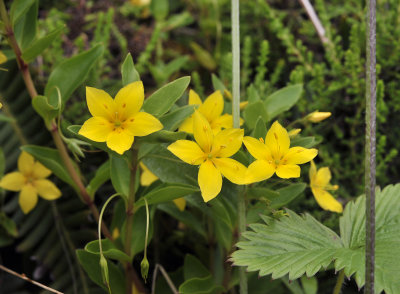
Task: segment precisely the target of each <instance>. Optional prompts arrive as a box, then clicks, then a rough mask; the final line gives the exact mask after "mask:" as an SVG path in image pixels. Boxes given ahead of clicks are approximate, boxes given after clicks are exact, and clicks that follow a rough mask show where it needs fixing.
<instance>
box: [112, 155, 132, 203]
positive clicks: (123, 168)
mask: <svg viewBox="0 0 400 294" xmlns="http://www.w3.org/2000/svg"><path fill="white" fill-rule="evenodd" d="M110 166H111V167H110V177H111V183H112V185H113V187H114V189H115V191H117V192H118V193H120V194H121V195H123V196H124V197H128V195H129V182H130V174H131V170H130V168H129V166H128V162H127V161H126V160H125V159H123V158H120V157H116V156H111V157H110Z"/></svg>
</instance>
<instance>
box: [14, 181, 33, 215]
mask: <svg viewBox="0 0 400 294" xmlns="http://www.w3.org/2000/svg"><path fill="white" fill-rule="evenodd" d="M37 201H38V196H37V192H36V189H35V188H34V187H33V186H32V185H25V186H24V187H23V188H22V190H21V192H20V193H19V199H18V202H19V206H20V207H21V209H22V211H23V212H24V213H25V214H27V213H28V212H30V211H31V210H32V209H33V208H34V207H35V206H36V203H37Z"/></svg>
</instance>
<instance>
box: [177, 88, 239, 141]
mask: <svg viewBox="0 0 400 294" xmlns="http://www.w3.org/2000/svg"><path fill="white" fill-rule="evenodd" d="M189 105H199V108H198V111H199V112H200V113H201V114H202V115H203V116H204V117H205V118H206V119H207V121H208V122H209V124H210V126H211V129H212V131H213V133H214V135H215V134H216V133H218V132H219V131H220V130H221V129H228V128H232V127H233V118H232V115H230V114H223V115H221V114H222V111H223V110H224V98H222V95H221V92H220V91H215V92H214V93H212V94H211V95H210V96H208V97H207V99H206V100H205V101H204V103H203V102H202V101H201V99H200V97H199V95H198V94H197V93H196V92H195V91H193V90H190V91H189ZM193 117H194V115H192V116H191V117H189V118H187V119H186V120H185V121H184V122H183V123H182V124H181V125H180V127H179V131H182V132H186V133H189V134H193Z"/></svg>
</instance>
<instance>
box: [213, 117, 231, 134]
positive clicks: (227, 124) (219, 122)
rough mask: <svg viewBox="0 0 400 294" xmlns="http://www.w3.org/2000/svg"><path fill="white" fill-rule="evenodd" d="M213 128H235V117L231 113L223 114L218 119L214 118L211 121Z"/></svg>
mask: <svg viewBox="0 0 400 294" xmlns="http://www.w3.org/2000/svg"><path fill="white" fill-rule="evenodd" d="M210 125H211V128H212V129H213V130H214V129H221V128H223V129H230V128H233V117H232V115H230V114H226V113H225V114H223V115H221V116H219V117H217V118H216V119H214V120H213V121H212V122H211V123H210Z"/></svg>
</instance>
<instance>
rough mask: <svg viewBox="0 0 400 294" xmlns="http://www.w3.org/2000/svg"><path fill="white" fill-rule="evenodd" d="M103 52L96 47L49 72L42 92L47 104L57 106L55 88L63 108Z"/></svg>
mask: <svg viewBox="0 0 400 294" xmlns="http://www.w3.org/2000/svg"><path fill="white" fill-rule="evenodd" d="M103 51H104V47H103V45H97V46H95V47H93V48H92V49H90V50H88V51H85V52H83V53H80V54H78V55H76V56H74V57H71V58H69V59H67V60H65V61H63V62H61V63H60V64H59V65H57V66H56V67H55V68H54V70H53V71H52V72H51V74H50V77H49V80H48V81H47V85H46V88H45V90H44V96H46V97H48V99H49V103H50V104H51V105H53V106H54V107H56V106H57V105H58V95H57V91H56V87H57V88H58V89H59V90H60V93H61V99H62V106H61V108H64V106H65V103H66V102H67V101H68V99H69V98H70V97H71V95H72V93H73V92H74V91H75V89H76V88H78V86H80V85H81V84H82V83H83V82H84V81H85V79H86V76H87V75H88V73H89V71H90V69H91V68H92V67H93V65H94V64H95V63H96V61H97V60H98V59H99V57H100V56H101V55H102V54H103Z"/></svg>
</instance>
